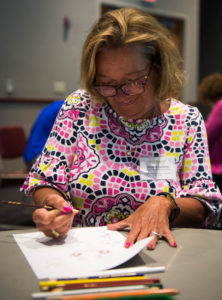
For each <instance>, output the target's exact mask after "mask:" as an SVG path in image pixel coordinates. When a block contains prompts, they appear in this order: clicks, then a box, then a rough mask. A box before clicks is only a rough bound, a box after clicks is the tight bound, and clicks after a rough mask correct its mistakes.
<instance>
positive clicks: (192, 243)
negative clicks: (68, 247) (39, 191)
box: [0, 228, 222, 300]
mask: <svg viewBox="0 0 222 300" xmlns="http://www.w3.org/2000/svg"><path fill="white" fill-rule="evenodd" d="M30 230H32V231H33V230H35V229H33V228H32V229H26V230H10V231H1V232H0V290H1V293H2V295H4V297H3V298H2V299H4V300H15V299H16V300H26V299H31V294H32V293H34V292H39V286H38V279H37V278H36V276H35V274H34V273H33V271H32V269H31V267H30V266H29V264H28V263H27V261H26V259H25V257H24V256H23V254H22V252H21V250H20V249H19V247H18V245H17V244H16V242H15V240H14V238H13V234H14V233H24V232H30ZM173 234H174V236H175V238H176V241H177V244H178V247H177V248H171V247H170V246H169V245H168V244H167V243H166V242H165V241H164V240H160V241H159V245H158V246H157V248H156V249H155V250H154V251H148V250H146V249H144V250H143V251H142V252H141V253H140V254H139V255H137V256H136V257H135V258H133V259H132V260H131V261H129V262H128V263H127V265H128V266H134V265H141V263H144V264H147V265H148V266H160V265H164V266H165V267H166V271H165V272H164V273H155V274H152V275H151V276H153V277H160V278H161V281H162V283H163V285H164V287H165V288H175V289H179V290H180V291H181V292H180V294H179V295H177V296H175V299H176V300H194V299H195V300H199V299H201V300H218V299H221V297H222V282H221V271H222V259H221V257H220V255H221V252H222V231H219V230H207V229H187V228H178V229H174V230H173Z"/></svg>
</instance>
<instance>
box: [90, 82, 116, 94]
mask: <svg viewBox="0 0 222 300" xmlns="http://www.w3.org/2000/svg"><path fill="white" fill-rule="evenodd" d="M95 89H96V91H97V92H98V93H99V94H100V95H102V96H104V97H112V96H114V95H115V94H116V90H115V88H114V87H112V86H108V85H100V86H96V87H95Z"/></svg>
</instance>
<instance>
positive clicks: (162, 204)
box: [107, 196, 177, 250]
mask: <svg viewBox="0 0 222 300" xmlns="http://www.w3.org/2000/svg"><path fill="white" fill-rule="evenodd" d="M171 209H172V206H171V203H170V201H169V200H168V199H167V198H166V197H163V196H153V197H150V198H149V199H148V200H147V201H146V202H145V203H144V204H142V205H141V206H140V207H139V208H138V209H137V210H136V211H135V212H133V213H132V214H131V215H130V216H129V217H128V218H126V219H124V220H122V221H120V222H118V223H115V224H108V225H107V227H108V229H110V230H121V229H125V228H127V227H130V233H129V234H128V236H127V238H126V241H125V247H127V248H129V247H130V246H132V245H133V244H134V243H135V242H136V241H139V240H142V239H144V238H146V237H148V236H153V239H152V241H151V242H150V243H149V244H148V245H147V249H149V250H154V249H155V247H156V244H157V241H158V238H159V237H158V235H157V234H156V233H158V234H160V235H161V236H162V237H164V238H165V239H166V240H167V241H168V243H169V244H170V246H172V247H176V246H177V243H176V240H175V238H174V236H173V234H172V233H171V231H170V225H169V216H170V213H171Z"/></svg>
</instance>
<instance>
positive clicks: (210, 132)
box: [199, 73, 222, 191]
mask: <svg viewBox="0 0 222 300" xmlns="http://www.w3.org/2000/svg"><path fill="white" fill-rule="evenodd" d="M199 100H200V101H201V102H203V103H207V104H209V105H210V106H211V107H212V110H211V112H210V114H209V115H208V118H207V121H206V129H207V136H208V145H209V152H210V160H211V165H212V172H213V180H214V181H215V182H216V183H217V185H218V187H219V188H220V191H222V156H221V148H222V119H221V114H222V74H220V73H213V74H210V75H208V76H206V77H204V78H203V80H202V81H201V83H200V86H199Z"/></svg>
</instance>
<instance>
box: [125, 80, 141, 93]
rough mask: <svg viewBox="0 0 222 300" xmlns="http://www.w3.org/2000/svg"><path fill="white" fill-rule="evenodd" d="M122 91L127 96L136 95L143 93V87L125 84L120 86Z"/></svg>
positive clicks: (139, 84) (138, 84)
mask: <svg viewBox="0 0 222 300" xmlns="http://www.w3.org/2000/svg"><path fill="white" fill-rule="evenodd" d="M122 90H123V92H124V93H125V94H127V95H137V94H141V93H143V92H144V86H143V84H142V83H137V84H133V85H131V84H125V85H124V86H122Z"/></svg>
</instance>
